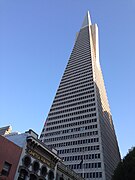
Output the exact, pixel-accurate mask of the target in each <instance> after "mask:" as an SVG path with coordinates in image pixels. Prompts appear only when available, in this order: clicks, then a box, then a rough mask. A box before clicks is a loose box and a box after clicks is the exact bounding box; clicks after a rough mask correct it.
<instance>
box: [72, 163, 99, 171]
mask: <svg viewBox="0 0 135 180" xmlns="http://www.w3.org/2000/svg"><path fill="white" fill-rule="evenodd" d="M69 168H71V169H83V168H84V169H91V168H101V162H96V163H84V164H81V163H80V164H72V165H69Z"/></svg>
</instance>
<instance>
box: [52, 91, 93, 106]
mask: <svg viewBox="0 0 135 180" xmlns="http://www.w3.org/2000/svg"><path fill="white" fill-rule="evenodd" d="M90 93H94V89H93V90H90V91H86V92H83V93H79V94H75V95H72V96H68V97H64V98H60V99H55V100H54V101H53V103H54V102H60V101H64V100H67V99H68V100H69V99H71V98H76V97H78V96H83V95H86V94H90ZM74 101H75V100H74Z"/></svg>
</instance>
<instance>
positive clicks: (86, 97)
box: [52, 94, 95, 107]
mask: <svg viewBox="0 0 135 180" xmlns="http://www.w3.org/2000/svg"><path fill="white" fill-rule="evenodd" d="M94 96H95V94H90V95H87V96H85V95H84V96H81V97H78V98H76V99H70V100H67V101H63V102H58V103H55V102H54V103H53V105H52V107H55V106H60V105H63V104H68V103H72V102H75V101H80V100H82V99H89V98H91V97H94ZM89 100H90V101H93V100H91V99H89ZM67 106H68V105H67ZM69 106H70V104H69Z"/></svg>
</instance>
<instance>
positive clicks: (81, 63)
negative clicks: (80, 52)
mask: <svg viewBox="0 0 135 180" xmlns="http://www.w3.org/2000/svg"><path fill="white" fill-rule="evenodd" d="M75 60H76V61H75ZM88 62H89V65H90V66H91V65H92V62H90V58H85V60H83V61H82V59H81V60H80V61H78V58H77V59H74V61H72V59H70V60H69V62H68V64H67V67H74V66H76V65H77V66H78V65H79V66H82V65H83V64H84V63H88Z"/></svg>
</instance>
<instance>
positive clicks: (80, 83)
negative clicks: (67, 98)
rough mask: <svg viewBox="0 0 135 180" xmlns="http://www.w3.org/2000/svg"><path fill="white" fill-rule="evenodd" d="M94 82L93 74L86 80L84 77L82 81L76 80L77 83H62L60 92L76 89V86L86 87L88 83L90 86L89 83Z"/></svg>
mask: <svg viewBox="0 0 135 180" xmlns="http://www.w3.org/2000/svg"><path fill="white" fill-rule="evenodd" d="M92 80H93V75H92V73H91V75H90V76H89V77H85V78H84V77H83V78H82V79H81V81H78V80H75V81H71V82H69V81H68V82H67V83H63V82H62V81H61V84H60V86H59V90H63V89H69V88H73V87H76V86H80V85H82V84H83V85H84V84H86V83H88V84H89V82H90V81H92Z"/></svg>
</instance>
